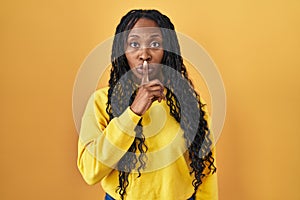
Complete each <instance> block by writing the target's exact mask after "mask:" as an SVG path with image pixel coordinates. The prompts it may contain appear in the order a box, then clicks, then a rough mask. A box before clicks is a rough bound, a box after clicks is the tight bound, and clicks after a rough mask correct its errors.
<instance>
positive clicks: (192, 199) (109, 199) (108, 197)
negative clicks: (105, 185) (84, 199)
mask: <svg viewBox="0 0 300 200" xmlns="http://www.w3.org/2000/svg"><path fill="white" fill-rule="evenodd" d="M104 200H115V199H114V198H112V197H111V196H110V195H109V194H107V193H106V195H105V199H104ZM188 200H195V198H194V197H193V196H192V197H191V198H189V199H188Z"/></svg>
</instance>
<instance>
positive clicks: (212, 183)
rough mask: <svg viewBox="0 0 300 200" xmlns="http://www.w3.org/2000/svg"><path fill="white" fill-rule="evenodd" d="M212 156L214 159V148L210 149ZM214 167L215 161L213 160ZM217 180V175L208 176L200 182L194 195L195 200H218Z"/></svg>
mask: <svg viewBox="0 0 300 200" xmlns="http://www.w3.org/2000/svg"><path fill="white" fill-rule="evenodd" d="M212 154H213V157H214V159H215V148H213V149H212ZM214 165H215V166H216V159H215V160H214ZM218 199H219V198H218V179H217V173H216V172H215V173H213V174H212V172H211V173H210V174H208V175H207V176H206V177H205V178H204V179H203V181H202V184H201V185H200V186H199V188H198V190H197V193H196V200H218Z"/></svg>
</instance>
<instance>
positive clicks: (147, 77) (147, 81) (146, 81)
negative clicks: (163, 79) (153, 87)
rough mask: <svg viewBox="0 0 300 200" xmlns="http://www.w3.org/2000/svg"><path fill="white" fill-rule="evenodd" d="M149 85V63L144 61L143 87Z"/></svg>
mask: <svg viewBox="0 0 300 200" xmlns="http://www.w3.org/2000/svg"><path fill="white" fill-rule="evenodd" d="M147 83H149V76H148V63H147V61H144V63H143V77H142V82H141V85H144V84H147Z"/></svg>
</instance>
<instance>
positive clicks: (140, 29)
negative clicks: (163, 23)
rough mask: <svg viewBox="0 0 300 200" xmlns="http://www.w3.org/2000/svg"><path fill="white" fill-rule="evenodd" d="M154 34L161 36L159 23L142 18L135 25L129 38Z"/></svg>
mask: <svg viewBox="0 0 300 200" xmlns="http://www.w3.org/2000/svg"><path fill="white" fill-rule="evenodd" d="M153 34H156V35H159V36H161V31H160V28H159V27H158V25H157V23H156V22H155V21H153V20H151V19H145V18H141V19H139V20H138V21H137V22H136V23H135V25H134V26H133V28H132V29H131V30H130V32H129V35H128V36H129V37H130V36H131V35H153Z"/></svg>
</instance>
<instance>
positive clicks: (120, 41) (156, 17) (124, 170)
mask: <svg viewBox="0 0 300 200" xmlns="http://www.w3.org/2000/svg"><path fill="white" fill-rule="evenodd" d="M141 18H147V19H151V20H153V21H155V22H156V23H157V25H158V27H160V28H161V32H162V37H163V48H164V54H163V58H162V64H163V65H165V66H168V67H171V68H172V69H173V71H175V72H176V73H177V74H178V73H179V74H180V75H181V77H180V78H178V76H175V74H174V73H169V72H168V73H165V76H166V78H165V81H164V83H163V84H164V86H165V87H166V89H167V94H166V99H167V100H166V102H167V105H168V107H169V109H170V114H171V116H172V117H174V119H175V120H176V121H177V122H178V123H180V126H181V128H182V130H184V137H185V140H186V144H187V145H188V152H189V158H190V160H191V163H190V166H191V169H192V171H191V172H190V173H191V174H194V176H195V179H194V181H193V183H192V184H193V186H194V191H195V192H196V190H197V188H198V187H199V185H200V184H201V183H202V178H203V177H204V176H205V175H206V174H205V173H204V169H205V168H207V169H208V170H209V173H210V172H211V171H212V172H213V173H214V172H215V171H216V167H215V166H214V158H213V155H212V152H211V145H212V141H211V139H210V137H209V135H210V131H209V128H208V124H207V121H206V120H205V119H204V115H205V112H204V111H203V106H204V104H202V103H201V102H200V97H199V95H198V94H197V92H196V91H195V90H194V88H193V84H192V82H191V81H190V79H189V78H188V74H187V70H186V67H185V65H184V64H183V59H182V57H181V53H180V47H179V43H178V39H177V35H176V33H175V28H174V25H173V24H172V22H171V21H170V19H169V18H168V17H167V16H166V15H163V14H161V13H160V12H159V11H157V10H131V11H130V12H128V13H127V14H126V15H125V16H124V17H123V18H122V19H121V21H120V23H119V25H118V26H117V28H116V32H115V37H114V41H113V46H112V54H111V62H112V68H111V73H110V80H109V90H108V102H107V108H106V112H107V113H108V114H109V117H110V120H112V119H113V118H114V117H116V116H119V115H120V114H121V113H123V112H124V111H125V109H126V108H127V107H128V106H129V105H131V104H132V102H133V100H134V97H135V95H136V89H137V86H136V85H135V84H134V83H133V82H132V81H130V80H129V79H126V80H122V77H124V76H126V73H127V72H128V71H130V67H129V65H128V62H127V59H126V56H125V52H124V44H125V42H126V40H127V36H128V31H130V30H131V29H132V28H133V26H134V25H135V23H136V22H137V21H138V20H139V19H141ZM172 77H173V78H172ZM179 90H180V92H178V91H179ZM182 91H184V92H182ZM175 94H176V95H175ZM177 94H180V95H177ZM187 97H193V98H192V99H191V98H187ZM193 100H194V101H195V100H196V106H197V108H198V109H196V110H195V109H193V107H192V106H193V105H194V106H195V104H193V103H192V102H193ZM180 102H181V104H182V102H184V105H181V104H180ZM112 105H118V106H112ZM184 106H185V107H187V108H191V109H188V113H187V112H182V110H183V107H184ZM192 112H197V113H196V115H194V114H193V113H192ZM197 114H198V115H197ZM194 116H199V121H197V126H196V127H193V126H191V125H190V121H193V119H191V118H193V117H194ZM141 121H142V119H141V120H140V121H139V123H138V126H136V128H135V132H136V137H135V139H134V142H133V143H132V145H131V146H130V148H129V149H128V152H127V153H126V154H125V155H124V156H123V157H122V158H121V159H120V161H119V162H118V165H117V167H118V170H119V186H118V188H117V191H118V192H119V194H120V196H121V199H124V196H125V195H126V188H127V186H128V184H129V182H128V176H129V174H130V172H131V171H132V170H133V169H134V168H135V166H136V164H137V162H139V164H140V165H139V167H138V169H137V170H138V173H139V175H138V177H140V176H141V173H140V170H141V169H143V168H145V166H146V161H145V160H146V155H145V153H146V151H147V146H146V145H145V137H144V135H143V127H142V124H141ZM193 131H194V132H196V134H194V135H193V134H190V133H191V132H193ZM191 135H193V136H191ZM137 150H138V151H139V152H140V154H139V156H138V157H137V156H136V155H135V154H134V153H135V152H136V151H137ZM195 192H194V194H195Z"/></svg>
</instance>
